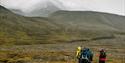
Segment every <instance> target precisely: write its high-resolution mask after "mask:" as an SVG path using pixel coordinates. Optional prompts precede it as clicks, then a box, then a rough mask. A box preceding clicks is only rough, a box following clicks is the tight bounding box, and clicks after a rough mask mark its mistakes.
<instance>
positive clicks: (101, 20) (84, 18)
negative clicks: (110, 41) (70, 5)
mask: <svg viewBox="0 0 125 63" xmlns="http://www.w3.org/2000/svg"><path fill="white" fill-rule="evenodd" d="M50 18H52V19H53V20H55V21H56V22H58V23H59V24H65V26H68V27H70V26H71V28H73V27H76V26H77V28H80V29H85V28H87V29H88V28H90V29H95V30H99V29H100V30H114V31H118V30H120V31H125V29H124V27H125V24H124V23H125V16H119V15H115V14H107V13H99V12H92V11H84V12H82V11H72V12H71V11H58V12H55V13H53V14H52V15H51V16H50Z"/></svg>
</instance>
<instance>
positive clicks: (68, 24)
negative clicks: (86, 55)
mask: <svg viewBox="0 0 125 63" xmlns="http://www.w3.org/2000/svg"><path fill="white" fill-rule="evenodd" d="M124 23H125V17H124V16H119V15H114V14H106V13H99V12H91V11H84V12H80V11H57V12H54V13H53V14H52V15H51V16H49V17H47V18H43V17H24V16H21V15H17V14H14V13H13V12H11V11H10V10H8V9H6V8H4V7H2V6H0V44H1V45H10V44H12V45H14V44H15V45H29V44H45V43H63V42H66V43H67V42H72V41H88V40H96V39H110V38H115V34H117V33H121V32H122V33H124V31H125V29H124V26H125V24H124Z"/></svg>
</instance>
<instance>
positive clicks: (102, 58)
mask: <svg viewBox="0 0 125 63" xmlns="http://www.w3.org/2000/svg"><path fill="white" fill-rule="evenodd" d="M105 61H106V51H105V50H104V49H101V50H100V55H99V63H105Z"/></svg>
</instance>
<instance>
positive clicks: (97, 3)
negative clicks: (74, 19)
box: [0, 0, 125, 16]
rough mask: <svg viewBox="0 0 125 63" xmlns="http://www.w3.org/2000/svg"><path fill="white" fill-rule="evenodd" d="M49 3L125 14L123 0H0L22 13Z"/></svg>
mask: <svg viewBox="0 0 125 63" xmlns="http://www.w3.org/2000/svg"><path fill="white" fill-rule="evenodd" d="M50 3H51V4H52V5H54V6H56V7H58V8H59V9H60V10H68V11H86V10H89V11H99V12H107V13H113V14H119V15H124V16H125V0H0V5H2V6H5V7H6V8H9V9H18V10H20V11H22V12H24V13H30V12H33V11H34V10H40V9H47V8H50V7H48V6H49V4H50ZM49 10H50V11H53V10H51V9H49ZM54 11H55V10H54Z"/></svg>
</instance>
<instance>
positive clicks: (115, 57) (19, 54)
mask: <svg viewBox="0 0 125 63" xmlns="http://www.w3.org/2000/svg"><path fill="white" fill-rule="evenodd" d="M78 46H82V47H83V48H84V47H88V48H90V49H91V50H92V51H93V53H94V60H93V63H98V54H99V49H101V48H104V49H106V51H107V63H125V42H124V39H122V38H115V39H101V40H95V41H81V42H70V43H56V44H40V45H16V46H1V47H0V61H1V62H5V63H7V62H8V63H9V62H10V63H14V62H15V63H18V61H19V62H22V63H27V62H30V63H77V59H76V57H75V52H76V48H77V47H78Z"/></svg>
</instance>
